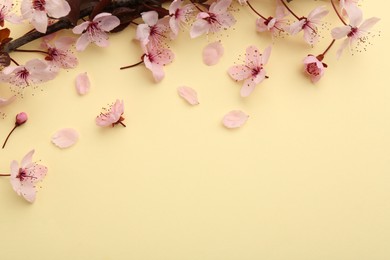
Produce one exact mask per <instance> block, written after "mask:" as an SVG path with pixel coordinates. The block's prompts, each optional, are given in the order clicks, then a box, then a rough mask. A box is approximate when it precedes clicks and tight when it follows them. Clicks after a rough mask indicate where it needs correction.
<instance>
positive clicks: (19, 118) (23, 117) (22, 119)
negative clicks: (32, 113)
mask: <svg viewBox="0 0 390 260" xmlns="http://www.w3.org/2000/svg"><path fill="white" fill-rule="evenodd" d="M27 119H28V116H27V114H26V113H25V112H21V113H19V114H17V115H16V121H15V125H17V126H20V125H23V124H24V123H26V121H27Z"/></svg>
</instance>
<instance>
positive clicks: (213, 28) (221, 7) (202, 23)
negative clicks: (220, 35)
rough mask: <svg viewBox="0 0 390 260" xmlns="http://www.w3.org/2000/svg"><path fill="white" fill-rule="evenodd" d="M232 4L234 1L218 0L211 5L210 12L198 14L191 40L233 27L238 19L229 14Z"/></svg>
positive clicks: (191, 32) (192, 29) (192, 28)
mask: <svg viewBox="0 0 390 260" xmlns="http://www.w3.org/2000/svg"><path fill="white" fill-rule="evenodd" d="M231 2H232V0H218V1H216V2H214V3H212V4H211V6H210V8H209V11H208V12H200V13H198V15H197V16H196V21H195V22H194V24H193V25H192V27H191V31H190V36H191V38H196V37H199V36H201V35H202V34H208V33H215V32H218V31H220V30H221V29H227V28H229V27H231V26H233V25H234V24H235V23H236V19H234V17H233V16H232V15H231V14H230V13H229V12H228V8H229V6H230V4H231Z"/></svg>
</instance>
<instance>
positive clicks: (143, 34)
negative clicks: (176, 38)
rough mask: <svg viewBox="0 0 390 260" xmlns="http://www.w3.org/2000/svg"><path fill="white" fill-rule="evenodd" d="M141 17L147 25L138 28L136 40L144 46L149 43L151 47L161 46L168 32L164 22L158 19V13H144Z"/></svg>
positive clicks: (140, 25)
mask: <svg viewBox="0 0 390 260" xmlns="http://www.w3.org/2000/svg"><path fill="white" fill-rule="evenodd" d="M141 16H142V19H143V20H144V22H145V23H143V24H139V25H138V26H137V31H136V36H135V38H136V39H137V40H139V41H140V42H141V44H142V45H144V46H145V45H147V44H148V43H149V42H150V44H151V45H155V46H159V45H160V44H161V43H162V41H163V40H164V39H165V38H166V36H165V34H166V32H167V31H168V27H167V26H166V25H165V24H164V20H159V19H158V13H157V12H156V11H149V12H144V13H142V14H141Z"/></svg>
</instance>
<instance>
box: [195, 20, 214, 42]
mask: <svg viewBox="0 0 390 260" xmlns="http://www.w3.org/2000/svg"><path fill="white" fill-rule="evenodd" d="M209 27H210V26H209V24H208V22H207V21H205V20H203V19H198V20H196V21H195V22H194V24H193V25H192V27H191V31H190V36H191V38H196V37H199V36H201V35H202V34H204V33H207V31H208V30H209Z"/></svg>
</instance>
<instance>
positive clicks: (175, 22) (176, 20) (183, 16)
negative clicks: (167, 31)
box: [169, 0, 193, 37]
mask: <svg viewBox="0 0 390 260" xmlns="http://www.w3.org/2000/svg"><path fill="white" fill-rule="evenodd" d="M183 2H184V0H175V1H173V2H172V3H171V5H170V6H169V16H170V18H169V26H170V28H171V31H172V33H173V36H174V37H176V36H177V35H178V34H179V29H180V25H181V24H183V23H185V22H186V20H187V19H188V17H189V15H190V14H191V13H192V12H193V8H192V5H191V4H188V5H185V6H183V7H181V5H182V4H183Z"/></svg>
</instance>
